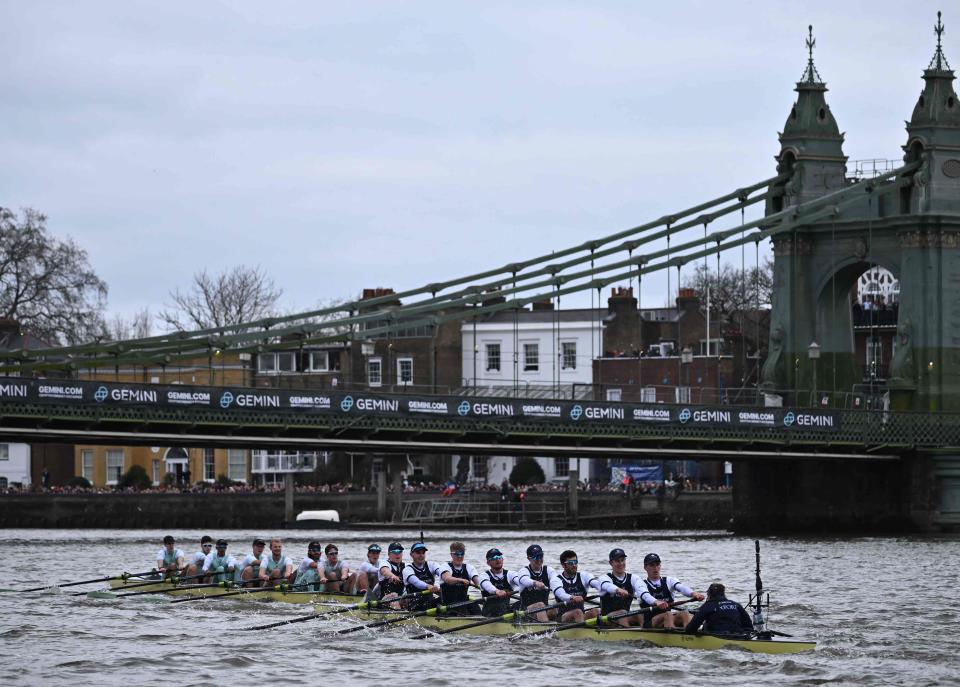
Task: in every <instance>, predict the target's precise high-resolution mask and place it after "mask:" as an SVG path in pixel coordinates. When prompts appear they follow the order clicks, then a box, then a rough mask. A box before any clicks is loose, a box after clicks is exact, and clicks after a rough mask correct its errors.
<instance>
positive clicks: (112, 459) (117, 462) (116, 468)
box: [107, 449, 123, 484]
mask: <svg viewBox="0 0 960 687" xmlns="http://www.w3.org/2000/svg"><path fill="white" fill-rule="evenodd" d="M122 476H123V449H119V450H118V449H107V484H116V483H117V482H119V481H120V477H122Z"/></svg>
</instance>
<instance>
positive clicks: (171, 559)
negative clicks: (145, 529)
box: [157, 534, 184, 577]
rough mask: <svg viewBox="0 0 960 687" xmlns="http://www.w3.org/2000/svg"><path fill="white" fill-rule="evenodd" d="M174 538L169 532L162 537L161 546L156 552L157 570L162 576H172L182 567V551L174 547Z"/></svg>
mask: <svg viewBox="0 0 960 687" xmlns="http://www.w3.org/2000/svg"><path fill="white" fill-rule="evenodd" d="M174 544H175V542H174V539H173V537H172V536H170V535H169V534H168V535H167V536H166V537H164V538H163V548H162V549H160V551H158V552H157V571H158V572H162V573H163V576H164V577H173V576H174V575H176V574H178V573H179V572H180V571H181V570H182V569H183V567H184V566H183V551H181V550H180V549H177V548H174Z"/></svg>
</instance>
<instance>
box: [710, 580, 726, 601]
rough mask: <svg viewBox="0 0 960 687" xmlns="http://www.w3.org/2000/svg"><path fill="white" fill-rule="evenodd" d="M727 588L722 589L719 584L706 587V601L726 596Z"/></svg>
mask: <svg viewBox="0 0 960 687" xmlns="http://www.w3.org/2000/svg"><path fill="white" fill-rule="evenodd" d="M726 594H727V588H726V587H724V586H723V585H722V584H720V583H719V582H714V583H713V584H711V585H710V586H709V587H707V598H708V599H719V598H721V597H724V596H726Z"/></svg>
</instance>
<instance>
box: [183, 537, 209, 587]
mask: <svg viewBox="0 0 960 687" xmlns="http://www.w3.org/2000/svg"><path fill="white" fill-rule="evenodd" d="M212 548H213V537H211V536H210V535H209V534H205V535H203V537H201V538H200V550H199V551H195V552H193V553H191V554H190V557H189V558H187V569H186V570H185V571H184V577H193V576H195V575H198V574H199V573H200V571H201V570H203V561H204V559H205V558H206V557H207V554H208V553H210V550H211V549H212Z"/></svg>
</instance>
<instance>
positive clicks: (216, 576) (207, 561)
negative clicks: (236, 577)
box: [200, 539, 237, 582]
mask: <svg viewBox="0 0 960 687" xmlns="http://www.w3.org/2000/svg"><path fill="white" fill-rule="evenodd" d="M236 569H237V561H236V559H235V558H234V557H233V556H231V555H230V554H229V553H227V540H226V539H218V540H217V546H216V550H215V551H211V552H210V553H208V554H207V557H206V558H204V559H203V569H202V570H201V571H200V572H202V573H204V574H206V578H204V579H205V580H206V581H207V582H223V581H224V580H231V581H232V580H233V574H234V572H235V571H236Z"/></svg>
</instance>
